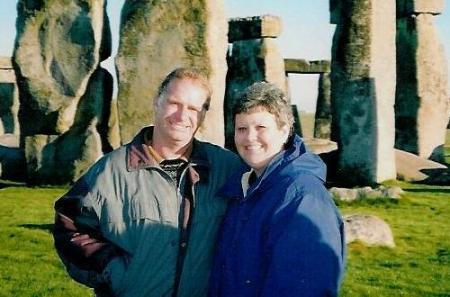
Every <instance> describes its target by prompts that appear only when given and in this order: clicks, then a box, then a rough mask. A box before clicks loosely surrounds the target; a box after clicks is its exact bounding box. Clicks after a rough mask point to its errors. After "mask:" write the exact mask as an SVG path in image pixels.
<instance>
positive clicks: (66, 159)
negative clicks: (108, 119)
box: [25, 125, 103, 184]
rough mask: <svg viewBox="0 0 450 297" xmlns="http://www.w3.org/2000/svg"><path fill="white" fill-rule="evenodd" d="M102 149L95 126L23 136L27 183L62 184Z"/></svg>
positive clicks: (70, 178)
mask: <svg viewBox="0 0 450 297" xmlns="http://www.w3.org/2000/svg"><path fill="white" fill-rule="evenodd" d="M102 154H103V152H102V141H101V138H100V135H99V134H98V132H97V129H96V127H95V125H90V126H89V127H87V129H86V130H71V131H68V132H66V133H64V134H62V135H33V136H27V137H25V158H26V163H27V176H28V182H29V183H31V184H42V183H48V184H62V183H68V182H73V181H75V180H77V179H78V178H79V177H80V176H81V175H83V174H84V173H85V172H86V170H87V169H88V168H89V166H90V165H92V164H93V163H94V162H95V161H96V160H98V158H99V157H101V156H102Z"/></svg>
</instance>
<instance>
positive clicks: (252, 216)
mask: <svg viewBox="0 0 450 297" xmlns="http://www.w3.org/2000/svg"><path fill="white" fill-rule="evenodd" d="M233 115H234V120H235V135H234V139H235V143H236V148H237V151H238V152H239V154H240V156H241V157H242V159H243V160H244V161H245V162H246V163H247V164H248V165H249V166H250V169H249V170H248V171H247V172H241V173H239V174H237V175H236V176H234V178H232V179H231V180H229V182H228V183H227V184H226V185H225V186H224V188H223V189H222V191H221V196H223V197H225V198H227V199H228V200H229V208H228V211H227V214H226V217H225V219H224V221H223V225H222V227H221V228H222V229H221V233H220V236H219V241H218V247H217V251H216V255H215V259H214V267H213V270H212V273H211V280H210V281H211V283H210V293H209V295H210V296H230V297H231V296H233V297H237V296H245V297H251V296H336V295H337V294H338V289H339V283H340V281H341V276H342V272H343V267H344V248H345V243H344V238H343V223H342V220H341V217H340V215H339V213H338V211H337V209H336V207H335V205H334V203H333V201H332V199H331V197H330V195H329V194H328V191H327V190H326V188H325V187H324V185H323V183H324V180H325V176H326V168H325V165H324V164H323V162H322V161H321V160H320V158H319V157H318V156H316V155H314V154H312V153H310V152H308V151H307V150H306V148H305V145H304V144H303V142H302V140H301V139H300V137H299V136H297V135H291V131H292V127H293V122H294V120H293V116H292V111H291V106H290V104H289V103H288V102H287V100H286V98H285V96H284V94H283V92H282V91H281V90H279V89H278V88H277V87H276V86H274V85H272V84H269V83H265V82H259V83H255V84H253V85H252V86H250V87H248V88H247V89H246V91H245V93H244V94H243V96H242V97H241V98H240V100H238V103H237V105H236V106H235V107H234V110H233Z"/></svg>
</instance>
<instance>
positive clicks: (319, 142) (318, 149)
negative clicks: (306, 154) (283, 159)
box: [303, 138, 338, 154]
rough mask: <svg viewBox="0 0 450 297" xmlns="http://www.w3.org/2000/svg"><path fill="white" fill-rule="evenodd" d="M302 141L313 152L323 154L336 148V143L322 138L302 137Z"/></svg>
mask: <svg viewBox="0 0 450 297" xmlns="http://www.w3.org/2000/svg"><path fill="white" fill-rule="evenodd" d="M303 141H304V143H305V145H306V147H308V149H309V150H311V151H312V152H313V153H315V154H324V153H329V152H332V151H335V150H337V148H338V147H337V143H336V142H334V141H331V140H329V139H323V138H303Z"/></svg>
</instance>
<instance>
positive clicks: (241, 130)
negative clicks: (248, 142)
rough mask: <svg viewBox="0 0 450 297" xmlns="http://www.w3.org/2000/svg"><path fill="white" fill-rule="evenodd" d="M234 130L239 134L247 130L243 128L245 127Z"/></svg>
mask: <svg viewBox="0 0 450 297" xmlns="http://www.w3.org/2000/svg"><path fill="white" fill-rule="evenodd" d="M236 130H238V131H239V132H244V131H245V130H247V128H245V127H238V128H237V129H236Z"/></svg>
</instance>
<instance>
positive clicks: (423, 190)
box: [405, 188, 450, 193]
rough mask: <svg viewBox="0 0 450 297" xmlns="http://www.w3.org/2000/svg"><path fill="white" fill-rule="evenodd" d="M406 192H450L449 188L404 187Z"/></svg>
mask: <svg viewBox="0 0 450 297" xmlns="http://www.w3.org/2000/svg"><path fill="white" fill-rule="evenodd" d="M405 191H406V192H415V193H426V192H429V193H450V189H429V188H428V189H427V188H419V189H405Z"/></svg>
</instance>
